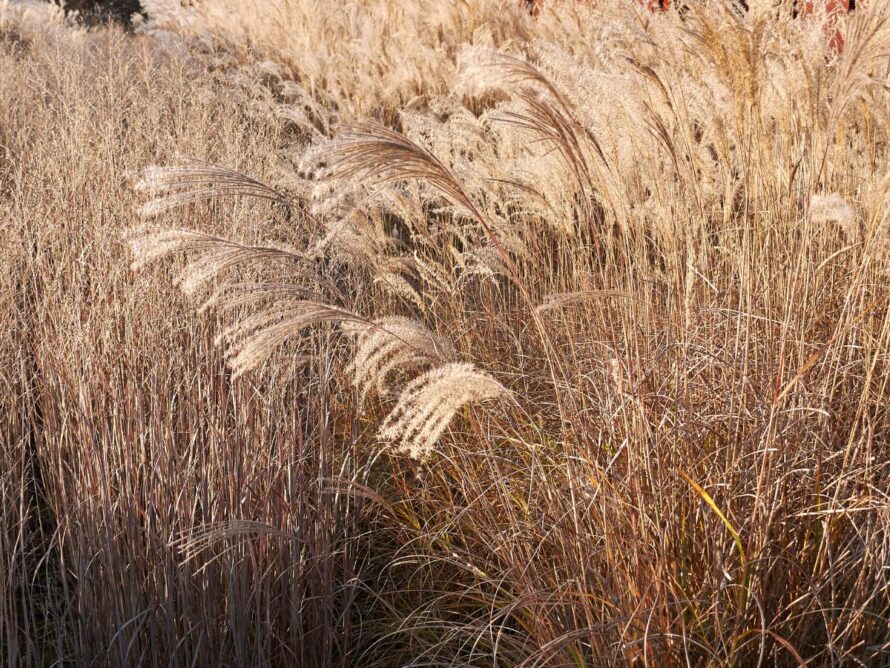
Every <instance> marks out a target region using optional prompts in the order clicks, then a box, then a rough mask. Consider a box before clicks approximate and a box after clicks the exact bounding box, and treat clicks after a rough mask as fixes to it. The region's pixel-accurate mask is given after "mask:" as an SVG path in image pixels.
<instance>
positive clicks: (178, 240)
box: [127, 227, 308, 294]
mask: <svg viewBox="0 0 890 668" xmlns="http://www.w3.org/2000/svg"><path fill="white" fill-rule="evenodd" d="M127 241H128V243H129V245H130V250H131V251H132V253H133V257H134V259H133V262H132V264H131V268H132V269H134V270H138V269H141V268H143V267H144V266H145V265H147V264H149V263H151V262H154V261H155V260H159V259H161V258H164V257H166V256H168V255H171V254H173V253H177V252H185V253H188V254H189V256H190V259H189V262H188V264H187V265H186V267H185V269H184V270H183V271H182V272H181V273H180V275H179V276H178V277H177V278H176V280H175V282H176V284H177V285H178V286H179V287H180V288H181V289H182V290H183V292H185V293H186V294H192V293H194V292H196V291H197V290H198V289H199V288H201V287H202V286H204V285H205V284H206V283H207V282H208V281H210V280H211V279H213V278H215V277H216V276H218V275H219V274H221V273H222V272H223V271H225V270H227V269H230V268H232V267H235V266H238V265H244V264H247V263H252V262H269V261H277V262H282V263H287V264H290V266H291V267H292V270H293V271H294V273H299V270H298V268H299V267H300V266H301V265H305V263H306V262H307V260H308V257H307V256H306V255H304V254H303V253H301V252H299V251H297V250H293V249H288V248H280V247H274V246H248V245H244V244H239V243H237V242H235V241H231V240H229V239H225V238H222V237H216V236H213V235H210V234H204V233H202V232H194V231H191V230H179V229H157V228H151V227H142V228H136V229H133V230H130V231H129V232H128V234H127Z"/></svg>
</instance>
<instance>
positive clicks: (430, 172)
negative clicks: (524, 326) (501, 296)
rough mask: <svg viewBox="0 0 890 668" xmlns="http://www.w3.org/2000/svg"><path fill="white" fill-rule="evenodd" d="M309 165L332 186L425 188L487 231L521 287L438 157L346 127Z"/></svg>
mask: <svg viewBox="0 0 890 668" xmlns="http://www.w3.org/2000/svg"><path fill="white" fill-rule="evenodd" d="M307 159H308V160H309V161H311V162H314V163H315V165H314V167H315V168H318V170H319V171H318V172H317V175H318V177H319V178H320V179H321V180H322V181H323V182H325V183H328V184H329V185H335V184H337V183H344V182H350V181H361V182H362V183H363V184H364V185H365V186H366V187H369V188H373V187H376V186H382V185H384V184H387V183H392V182H397V181H403V182H404V181H417V180H419V181H422V182H424V183H425V184H427V185H429V186H430V187H432V188H433V189H434V190H436V191H437V192H438V193H439V194H441V195H442V196H443V197H445V198H446V199H447V200H449V201H450V202H451V203H452V204H454V205H456V206H457V207H459V208H461V209H463V210H464V211H466V212H467V215H468V216H469V217H471V218H473V219H475V220H476V221H477V222H478V223H479V224H480V225H481V226H482V229H483V230H484V231H485V234H486V235H487V236H488V238H489V240H490V241H491V243H492V245H493V246H494V247H495V248H496V249H497V252H498V253H499V254H500V255H501V257H502V258H503V261H504V264H505V265H506V266H507V267H508V268H509V270H510V274H511V275H512V277H513V279H514V280H515V281H516V282H517V284H521V280H520V277H519V272H518V270H517V269H516V266H515V264H514V263H513V260H511V259H510V256H509V254H508V253H507V250H506V248H505V247H504V244H503V243H502V242H501V240H500V239H499V238H498V236H497V234H495V231H494V229H493V228H492V226H491V224H490V222H489V221H488V220H486V218H485V216H484V215H483V214H482V213H481V212H480V210H479V208H478V207H477V205H476V204H475V203H474V202H473V200H472V199H471V198H470V197H469V196H468V195H467V194H466V192H465V191H464V188H463V187H462V186H461V184H460V183H459V182H458V181H457V179H455V177H454V176H453V175H452V173H451V172H450V171H449V169H448V168H447V167H446V166H445V165H444V164H443V163H442V162H441V161H440V160H439V159H438V158H437V157H436V156H434V155H433V154H432V153H430V152H429V151H427V150H426V149H425V148H423V147H422V146H419V145H418V144H416V143H415V142H413V141H411V140H410V139H409V138H408V137H406V136H405V135H403V134H400V133H398V132H395V131H393V130H390V129H389V128H386V127H384V126H382V125H380V124H377V123H371V122H362V123H353V124H349V125H346V126H344V127H343V128H342V129H341V132H340V134H339V136H338V138H337V139H336V140H335V141H333V142H331V143H330V144H328V145H327V146H324V147H321V148H320V149H318V150H315V151H312V152H311V153H310V154H309V155H308V156H307ZM303 169H304V171H306V172H314V171H315V169H314V168H313V165H309V164H304V166H303Z"/></svg>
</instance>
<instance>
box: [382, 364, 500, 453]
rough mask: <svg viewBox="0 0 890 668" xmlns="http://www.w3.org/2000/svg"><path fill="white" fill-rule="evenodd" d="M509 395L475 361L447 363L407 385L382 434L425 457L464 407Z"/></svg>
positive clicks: (386, 438)
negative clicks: (479, 369)
mask: <svg viewBox="0 0 890 668" xmlns="http://www.w3.org/2000/svg"><path fill="white" fill-rule="evenodd" d="M507 395H509V392H508V390H507V389H506V388H505V387H504V386H503V385H501V384H500V383H499V382H497V381H496V380H495V379H494V378H492V377H491V376H489V375H488V374H487V373H484V372H482V371H478V370H477V369H476V368H475V367H474V366H473V365H472V364H466V363H460V362H452V363H449V364H445V365H443V366H440V367H437V368H435V369H432V370H431V371H427V372H426V373H423V374H421V375H420V376H418V377H417V378H415V379H414V380H413V381H411V382H410V383H408V385H406V386H405V388H404V389H403V390H402V393H401V396H400V397H399V401H398V403H397V404H396V406H395V408H393V410H392V412H391V413H390V414H389V415H387V416H386V419H385V420H384V422H383V425H382V426H381V428H380V432H379V435H380V438H382V439H384V440H387V441H391V442H392V443H393V444H394V445H395V448H396V449H397V450H398V451H400V452H406V453H408V454H409V455H410V456H411V457H414V458H418V459H422V458H424V457H426V456H427V455H429V453H430V452H431V451H432V449H433V446H435V444H436V441H437V440H438V439H439V437H440V436H441V435H442V432H444V431H445V428H446V427H447V426H448V424H449V423H450V422H451V420H452V418H453V417H454V415H455V414H456V413H457V411H458V410H460V409H461V407H463V406H464V405H466V404H468V403H471V402H480V401H485V400H486V399H497V398H500V397H504V396H507Z"/></svg>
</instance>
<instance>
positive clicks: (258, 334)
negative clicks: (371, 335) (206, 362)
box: [217, 300, 371, 377]
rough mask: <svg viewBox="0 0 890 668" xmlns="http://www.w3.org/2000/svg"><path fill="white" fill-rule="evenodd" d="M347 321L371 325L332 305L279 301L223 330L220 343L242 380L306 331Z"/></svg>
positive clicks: (218, 338) (358, 316)
mask: <svg viewBox="0 0 890 668" xmlns="http://www.w3.org/2000/svg"><path fill="white" fill-rule="evenodd" d="M344 322H356V323H360V324H365V325H370V324H371V323H369V321H368V320H367V319H366V318H363V317H362V316H360V315H357V314H355V313H351V312H350V311H347V310H344V309H341V308H339V307H337V306H331V305H330V304H323V303H320V302H314V301H309V300H297V301H293V302H291V303H281V302H278V301H276V302H275V303H274V304H273V306H272V307H270V308H267V309H264V310H262V311H259V312H258V313H254V314H253V315H251V316H248V317H246V318H244V319H242V320H239V321H238V322H236V323H235V324H234V325H232V326H231V327H229V328H228V329H226V330H225V331H223V333H222V334H220V335H219V336H218V337H217V341H218V342H225V343H226V344H227V346H226V357H227V358H228V363H229V367H230V368H231V369H232V371H233V373H234V375H235V377H238V376H240V375H242V374H244V373H245V372H247V371H250V370H251V369H254V368H256V367H257V366H259V365H260V364H262V363H263V362H264V361H266V359H268V358H269V356H270V355H271V354H272V352H273V351H274V350H275V349H276V348H278V347H279V346H280V345H281V344H283V343H284V342H285V341H286V340H288V339H290V338H292V337H294V336H296V335H298V334H301V333H302V332H303V330H305V329H306V328H308V327H310V326H312V325H316V324H320V323H344Z"/></svg>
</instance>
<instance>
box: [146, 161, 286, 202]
mask: <svg viewBox="0 0 890 668" xmlns="http://www.w3.org/2000/svg"><path fill="white" fill-rule="evenodd" d="M180 162H182V163H183V164H182V165H180V166H176V167H158V166H152V167H146V168H145V169H141V170H137V171H134V172H132V173H131V177H132V178H133V179H134V180H135V183H134V185H133V188H134V189H135V190H136V191H138V192H145V193H148V194H149V195H150V196H151V197H152V199H151V200H150V201H148V202H147V203H146V204H144V205H142V207H141V208H140V213H141V215H143V216H153V215H155V214H158V213H161V212H163V211H167V210H168V209H171V208H174V207H177V206H182V205H184V204H190V203H192V202H198V201H201V200H206V199H214V198H216V197H223V196H247V197H257V198H260V199H266V200H271V201H273V202H276V203H278V204H283V205H284V206H287V207H292V206H294V204H293V202H292V201H291V200H290V199H289V198H288V197H287V196H286V195H285V194H283V193H281V192H279V191H278V190H276V189H275V188H273V187H271V186H269V185H266V184H265V183H262V182H261V181H257V180H256V179H254V178H252V177H250V176H247V175H246V174H242V173H241V172H237V171H235V170H234V169H229V168H227V167H220V166H218V165H213V164H211V163H209V162H204V161H202V160H197V159H195V158H180Z"/></svg>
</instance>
